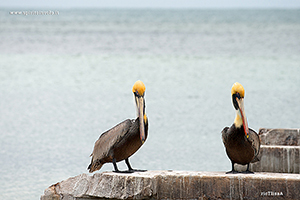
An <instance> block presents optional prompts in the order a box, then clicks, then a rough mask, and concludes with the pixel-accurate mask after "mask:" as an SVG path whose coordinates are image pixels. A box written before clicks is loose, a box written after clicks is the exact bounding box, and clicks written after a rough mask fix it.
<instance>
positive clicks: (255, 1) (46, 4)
mask: <svg viewBox="0 0 300 200" xmlns="http://www.w3.org/2000/svg"><path fill="white" fill-rule="evenodd" d="M0 7H21V8H300V0H247V1H243V0H65V1H61V0H51V1H50V0H48V1H41V0H27V1H25V0H8V1H1V2H0Z"/></svg>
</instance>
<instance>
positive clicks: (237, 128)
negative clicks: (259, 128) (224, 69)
mask: <svg viewBox="0 0 300 200" xmlns="http://www.w3.org/2000/svg"><path fill="white" fill-rule="evenodd" d="M231 96H232V103H233V106H234V108H235V110H236V117H235V120H234V123H233V124H232V126H231V127H230V128H229V127H225V128H224V129H223V130H222V140H223V143H224V146H225V149H226V153H227V156H228V158H229V159H230V161H231V167H232V170H231V171H229V172H227V173H237V171H235V170H234V164H235V163H237V164H241V165H247V170H246V171H245V173H253V172H251V171H249V164H250V162H256V161H259V159H258V158H257V156H258V153H259V149H260V139H259V136H258V135H257V133H256V132H255V131H254V130H252V129H250V128H249V127H248V122H247V118H246V114H245V108H244V96H245V89H244V87H243V86H242V85H241V84H240V83H238V82H236V83H234V84H233V86H232V88H231Z"/></svg>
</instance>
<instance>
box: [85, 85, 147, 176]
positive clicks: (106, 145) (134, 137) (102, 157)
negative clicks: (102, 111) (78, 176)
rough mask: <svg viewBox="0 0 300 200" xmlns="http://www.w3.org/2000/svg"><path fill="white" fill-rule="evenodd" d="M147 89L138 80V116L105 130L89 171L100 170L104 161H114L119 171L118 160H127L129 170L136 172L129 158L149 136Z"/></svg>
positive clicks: (95, 150)
mask: <svg viewBox="0 0 300 200" xmlns="http://www.w3.org/2000/svg"><path fill="white" fill-rule="evenodd" d="M145 90H146V87H145V85H144V83H143V82H142V81H136V82H135V83H134V85H133V88H132V92H133V94H134V97H135V103H136V107H137V115H138V116H137V118H136V119H135V120H130V119H127V120H125V121H123V122H121V123H119V124H118V125H116V126H114V127H113V128H111V129H110V130H108V131H106V132H104V133H103V134H102V135H101V136H100V137H99V139H98V140H97V141H96V142H95V146H94V150H93V153H92V154H91V156H92V160H91V164H90V165H89V166H88V169H89V172H93V171H96V170H99V169H100V168H101V167H102V165H103V164H104V163H108V162H112V163H113V165H114V168H115V172H122V171H119V169H118V167H117V164H116V163H117V162H119V161H122V160H125V163H126V164H127V166H128V171H123V172H134V171H142V170H134V169H132V168H131V166H130V163H129V160H128V158H129V157H130V156H132V154H134V153H135V152H136V151H137V150H138V149H139V148H140V147H141V146H142V145H143V144H144V142H145V141H146V138H147V136H148V118H147V116H146V113H145V99H144V95H145Z"/></svg>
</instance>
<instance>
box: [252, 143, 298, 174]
mask: <svg viewBox="0 0 300 200" xmlns="http://www.w3.org/2000/svg"><path fill="white" fill-rule="evenodd" d="M260 154H261V155H260V162H256V163H252V164H251V166H250V169H251V170H253V171H256V172H276V173H297V174H299V173H300V146H277V145H261V153H260Z"/></svg>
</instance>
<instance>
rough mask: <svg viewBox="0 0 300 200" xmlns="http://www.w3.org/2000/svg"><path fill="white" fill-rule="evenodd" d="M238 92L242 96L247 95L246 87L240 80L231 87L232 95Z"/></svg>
mask: <svg viewBox="0 0 300 200" xmlns="http://www.w3.org/2000/svg"><path fill="white" fill-rule="evenodd" d="M236 93H239V94H240V96H241V97H242V98H243V97H244V96H245V89H244V87H243V86H242V84H240V83H238V82H235V83H234V84H233V86H232V88H231V95H233V94H236Z"/></svg>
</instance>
